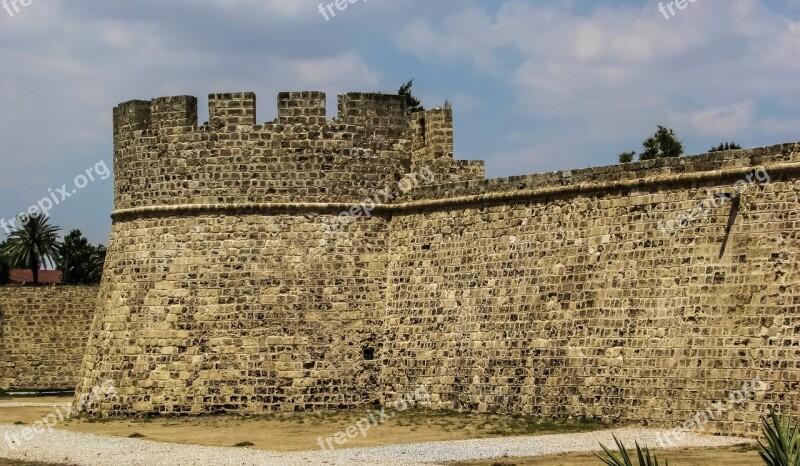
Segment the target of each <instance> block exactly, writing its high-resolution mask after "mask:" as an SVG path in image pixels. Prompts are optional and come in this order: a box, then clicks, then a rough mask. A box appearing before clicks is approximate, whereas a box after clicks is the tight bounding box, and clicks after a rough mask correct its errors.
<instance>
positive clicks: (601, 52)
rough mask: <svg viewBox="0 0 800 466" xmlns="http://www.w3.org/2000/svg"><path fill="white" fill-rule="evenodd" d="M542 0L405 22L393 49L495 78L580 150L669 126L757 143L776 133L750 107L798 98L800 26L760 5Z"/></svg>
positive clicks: (689, 134)
mask: <svg viewBox="0 0 800 466" xmlns="http://www.w3.org/2000/svg"><path fill="white" fill-rule="evenodd" d="M543 3H544V2H529V1H522V0H506V1H504V2H503V3H502V4H501V5H500V6H499V8H497V9H496V11H494V12H490V10H488V9H478V8H475V7H464V8H463V9H462V11H456V12H454V13H453V14H452V15H451V16H450V17H449V18H447V19H446V20H444V21H442V23H441V25H437V24H436V23H434V22H432V21H427V20H426V21H423V22H417V23H414V24H413V25H411V26H409V28H408V29H407V30H406V31H405V32H403V33H402V34H400V35H399V36H398V37H397V39H396V43H397V44H398V46H400V47H402V48H404V49H405V50H408V51H411V52H412V53H415V54H416V55H417V56H419V57H420V58H422V59H425V60H429V61H431V60H437V61H441V60H444V61H447V62H450V63H453V64H462V63H470V64H472V65H473V66H474V67H475V68H476V69H478V70H480V71H483V72H485V73H487V74H490V75H494V76H498V77H500V79H503V80H505V82H507V83H508V85H510V86H511V89H512V90H513V92H514V94H515V99H514V101H515V102H516V103H517V104H518V109H517V110H518V111H519V112H520V113H523V114H528V115H529V116H530V117H536V118H537V119H538V120H541V119H550V120H552V121H559V120H561V121H562V122H563V123H565V124H566V123H567V122H568V124H572V125H575V126H576V127H578V128H581V131H580V132H577V131H576V132H575V134H574V135H573V136H572V137H573V138H577V139H578V140H579V146H582V147H584V148H586V153H587V154H588V153H591V148H592V147H593V146H594V145H595V144H597V143H604V142H609V143H610V142H613V141H620V142H622V141H626V140H629V138H630V137H631V135H641V138H644V137H645V136H646V135H647V134H649V133H650V132H652V130H654V129H655V125H656V124H659V123H666V122H670V121H671V122H673V123H674V124H675V125H676V127H677V128H676V129H678V128H679V129H681V132H682V134H680V136H682V137H684V139H688V140H690V141H697V142H696V144H697V145H698V146H701V145H703V144H705V142H703V141H705V138H709V137H723V138H732V137H737V138H738V137H739V136H741V135H742V134H745V135H747V134H748V133H750V134H749V139H758V137H759V136H758V132H759V131H767V128H771V129H772V131H774V130H775V128H777V127H779V126H780V125H779V124H777V123H776V122H775V121H771V122H770V123H767V124H759V121H758V118H759V117H760V115H761V113H762V107H767V106H769V105H772V104H771V103H772V102H779V101H783V100H786V99H791V98H792V96H794V97H793V98H794V99H795V100H796V99H797V98H798V97H800V80H798V79H797V76H798V71H800V23H798V22H793V21H791V20H788V19H787V18H785V17H782V16H781V15H780V14H778V13H776V12H775V11H773V10H771V9H770V8H769V7H768V6H767V5H765V4H764V3H762V2H758V1H756V0H730V1H726V2H697V3H695V4H692V7H691V8H687V9H686V10H682V11H679V12H678V15H676V16H675V17H674V18H672V19H670V20H669V21H666V20H665V19H664V17H663V16H662V15H661V14H660V13H659V12H658V9H657V7H656V5H655V4H653V3H651V2H646V3H645V4H643V5H638V6H631V5H611V6H609V4H608V3H605V4H598V5H596V6H595V7H593V8H590V9H589V11H588V12H585V11H579V10H578V9H576V8H575V4H574V3H572V2H558V3H548V4H547V5H543ZM465 18H467V19H465ZM415 33H421V34H420V35H419V36H416V39H417V40H414V38H415V36H414V34H415ZM481 39H486V40H481ZM541 136H542V137H543V138H544V139H542V140H540V141H539V142H540V143H543V144H550V143H553V144H554V143H555V142H556V141H555V140H554V139H549V138H551V137H556V136H551V135H549V134H547V133H546V132H543V134H541ZM558 137H560V135H559V136H558ZM623 148H624V147H621V149H623ZM512 150H514V149H512ZM518 150H519V151H524V150H525V148H524V147H521V148H519V149H518Z"/></svg>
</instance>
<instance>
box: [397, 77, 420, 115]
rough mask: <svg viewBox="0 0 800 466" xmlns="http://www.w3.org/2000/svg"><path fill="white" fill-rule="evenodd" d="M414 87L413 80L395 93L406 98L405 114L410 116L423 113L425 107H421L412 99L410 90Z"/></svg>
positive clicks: (415, 99)
mask: <svg viewBox="0 0 800 466" xmlns="http://www.w3.org/2000/svg"><path fill="white" fill-rule="evenodd" d="M413 87H414V80H413V79H412V80H411V81H408V82H406V83H405V84H403V85H402V86H400V89H399V90H398V91H397V94H398V95H402V96H405V98H406V114H408V115H411V114H412V113H415V112H423V111H425V107H423V106H422V103H421V102H420V101H419V99H417V98H416V97H414V95H413V94H412V93H411V90H412V88H413Z"/></svg>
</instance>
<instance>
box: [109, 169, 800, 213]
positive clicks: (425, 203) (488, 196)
mask: <svg viewBox="0 0 800 466" xmlns="http://www.w3.org/2000/svg"><path fill="white" fill-rule="evenodd" d="M758 169H764V170H766V171H767V172H768V173H769V174H770V175H774V174H781V173H786V174H796V173H800V163H775V164H771V165H754V166H747V167H737V168H727V169H721V170H709V171H702V172H692V173H681V174H675V175H664V176H654V177H652V178H639V179H627V180H616V181H605V182H598V183H590V182H584V183H576V184H571V185H564V186H552V187H545V188H537V189H521V190H517V191H497V192H490V193H484V194H474V195H467V196H457V197H449V198H441V199H420V200H413V201H406V202H402V201H401V202H397V203H392V204H373V206H374V208H372V210H371V212H372V213H373V214H376V213H377V214H380V213H392V212H401V211H408V210H418V209H427V208H441V207H448V206H452V207H456V206H459V205H469V204H479V203H497V202H507V201H519V200H526V199H538V198H548V197H554V196H568V195H576V194H582V193H597V192H613V191H619V190H626V189H637V188H646V187H651V186H659V185H680V184H690V183H702V182H707V181H715V180H723V179H734V178H737V177H742V176H746V175H748V174H749V173H752V172H753V171H754V170H758ZM443 186H444V185H443ZM360 203H361V202H353V203H343V202H338V203H319V202H268V203H247V204H190V205H165V206H150V207H139V208H132V209H121V210H117V211H115V212H114V213H113V214H112V215H111V217H112V219H114V220H124V219H127V218H136V217H154V216H156V217H157V216H170V215H192V214H213V213H219V214H223V213H236V214H239V213H248V212H251V213H258V214H265V215H269V214H273V213H274V214H285V213H287V212H299V213H303V212H306V213H318V214H334V215H336V214H338V213H340V212H346V211H349V210H350V209H351V208H352V207H353V206H355V205H359V204H360Z"/></svg>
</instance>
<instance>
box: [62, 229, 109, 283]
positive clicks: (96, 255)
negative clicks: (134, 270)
mask: <svg viewBox="0 0 800 466" xmlns="http://www.w3.org/2000/svg"><path fill="white" fill-rule="evenodd" d="M105 259H106V248H105V246H103V245H102V244H100V245H98V246H96V247H95V246H92V245H91V244H89V240H88V239H86V237H85V236H83V234H82V233H81V231H80V230H72V231H71V232H70V233H69V234H68V235H67V236H65V237H64V240H63V241H62V243H61V245H60V246H59V258H58V260H57V261H56V268H57V269H58V270H60V271H61V273H62V274H63V277H64V278H63V281H64V284H65V285H93V284H97V283H100V279H101V278H102V276H103V264H104V263H105Z"/></svg>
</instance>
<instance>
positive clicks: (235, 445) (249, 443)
mask: <svg viewBox="0 0 800 466" xmlns="http://www.w3.org/2000/svg"><path fill="white" fill-rule="evenodd" d="M253 445H255V443H253V442H239V443H237V444H234V445H233V446H234V447H252V446H253Z"/></svg>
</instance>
